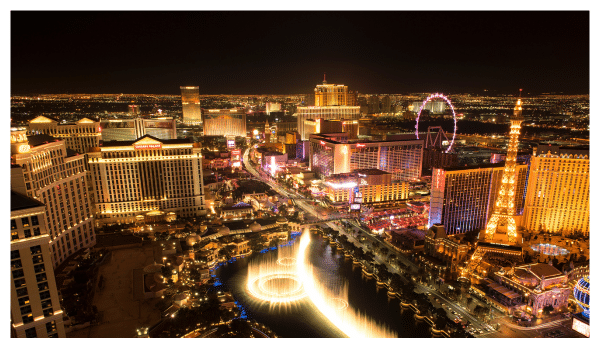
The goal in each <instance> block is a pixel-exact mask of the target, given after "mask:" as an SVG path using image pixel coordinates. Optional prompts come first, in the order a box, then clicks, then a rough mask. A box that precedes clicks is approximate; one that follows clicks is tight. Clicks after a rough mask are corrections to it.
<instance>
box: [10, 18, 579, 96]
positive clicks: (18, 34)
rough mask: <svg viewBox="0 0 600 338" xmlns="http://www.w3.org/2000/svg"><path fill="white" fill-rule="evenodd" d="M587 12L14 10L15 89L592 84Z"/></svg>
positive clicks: (249, 91)
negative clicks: (326, 83) (324, 84)
mask: <svg viewBox="0 0 600 338" xmlns="http://www.w3.org/2000/svg"><path fill="white" fill-rule="evenodd" d="M589 36H590V35H589V12H587V11H568V12H23V11H13V12H12V13H11V95H26V94H63V93H73V94H77V93H90V94H101V93H115V94H116V93H126V94H172V95H177V94H180V90H179V86H184V85H197V86H199V87H200V94H203V95H217V94H230V95H244V94H246V95H265V94H267V95H268V94H272V95H286V94H303V93H310V92H312V90H313V88H314V86H315V85H316V84H318V83H321V82H322V79H323V73H327V81H328V82H329V83H338V84H345V85H347V86H348V87H349V89H350V90H354V91H358V92H359V93H368V94H375V93H378V94H399V93H417V92H444V93H446V94H452V93H483V90H484V89H487V90H488V93H489V94H493V93H498V94H511V93H515V94H517V93H518V89H519V88H524V93H526V92H527V93H532V94H541V93H549V92H555V93H560V92H562V93H564V94H589V81H590V76H589V61H590V58H589Z"/></svg>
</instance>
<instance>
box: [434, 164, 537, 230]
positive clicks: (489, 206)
mask: <svg viewBox="0 0 600 338" xmlns="http://www.w3.org/2000/svg"><path fill="white" fill-rule="evenodd" d="M527 169H528V168H527V165H525V164H518V165H517V167H516V170H517V189H516V197H515V205H516V210H517V213H519V214H520V213H522V212H523V205H524V201H525V192H526V189H527ZM503 174H504V162H502V163H498V164H483V165H476V166H467V167H464V166H463V167H444V168H434V169H433V175H432V179H431V182H432V183H431V200H430V209H429V226H432V225H433V224H436V223H439V224H443V225H444V226H445V227H446V233H447V234H448V235H453V234H461V233H465V232H468V231H471V230H476V229H482V228H484V227H485V225H486V223H487V221H488V219H489V218H490V216H491V214H492V211H493V210H494V206H493V204H494V202H495V201H496V198H497V196H498V193H499V190H500V186H501V181H502V175H503Z"/></svg>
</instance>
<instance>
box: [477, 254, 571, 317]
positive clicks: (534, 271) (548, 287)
mask: <svg viewBox="0 0 600 338" xmlns="http://www.w3.org/2000/svg"><path fill="white" fill-rule="evenodd" d="M493 278H494V280H495V281H494V282H491V283H490V284H488V285H487V287H488V290H489V291H488V296H492V297H493V300H492V302H493V303H494V304H495V305H497V307H500V308H506V309H507V310H508V312H511V310H512V309H511V307H513V308H515V309H520V310H523V311H525V312H527V313H529V314H531V315H536V316H539V315H541V314H542V312H543V309H544V307H546V306H552V308H553V309H555V310H559V309H563V310H564V309H566V307H567V305H568V300H569V296H570V295H571V293H572V292H573V289H572V288H571V287H570V286H569V285H568V283H567V275H565V274H564V273H562V272H560V271H559V270H558V269H556V268H555V267H553V266H552V265H549V264H545V263H534V264H526V265H520V266H516V267H514V268H510V269H508V270H506V269H502V270H500V271H497V272H495V273H494V274H493ZM488 299H489V298H488ZM498 305H499V306H498Z"/></svg>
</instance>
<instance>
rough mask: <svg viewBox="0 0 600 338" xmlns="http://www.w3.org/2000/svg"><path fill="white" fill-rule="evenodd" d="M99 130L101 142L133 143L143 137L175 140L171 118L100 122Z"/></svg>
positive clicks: (175, 130)
mask: <svg viewBox="0 0 600 338" xmlns="http://www.w3.org/2000/svg"><path fill="white" fill-rule="evenodd" d="M100 129H101V132H102V140H103V141H134V140H137V139H139V138H140V137H142V136H144V135H150V136H154V137H156V138H160V139H174V138H177V129H176V126H175V120H174V119H173V118H172V117H159V118H153V119H143V118H139V117H138V118H134V119H117V120H100ZM96 147H97V145H96Z"/></svg>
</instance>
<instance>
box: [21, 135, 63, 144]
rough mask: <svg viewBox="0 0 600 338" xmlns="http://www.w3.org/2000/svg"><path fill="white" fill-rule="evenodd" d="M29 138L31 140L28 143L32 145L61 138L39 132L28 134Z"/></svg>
mask: <svg viewBox="0 0 600 338" xmlns="http://www.w3.org/2000/svg"><path fill="white" fill-rule="evenodd" d="M27 140H28V141H29V142H28V143H29V145H30V146H32V147H37V146H40V145H42V144H46V143H50V142H56V141H59V140H60V139H57V138H55V137H53V136H50V135H46V134H39V135H31V136H27Z"/></svg>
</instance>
